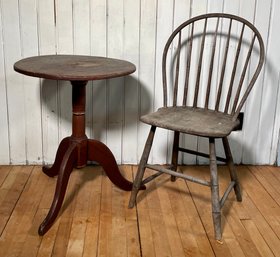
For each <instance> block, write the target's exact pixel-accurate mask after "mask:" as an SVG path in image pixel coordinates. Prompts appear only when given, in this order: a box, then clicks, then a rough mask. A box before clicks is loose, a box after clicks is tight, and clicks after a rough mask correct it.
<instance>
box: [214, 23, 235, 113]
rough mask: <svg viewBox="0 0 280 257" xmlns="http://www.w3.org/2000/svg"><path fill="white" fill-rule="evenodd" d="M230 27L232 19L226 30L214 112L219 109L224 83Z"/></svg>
mask: <svg viewBox="0 0 280 257" xmlns="http://www.w3.org/2000/svg"><path fill="white" fill-rule="evenodd" d="M231 26H232V19H230V23H229V28H228V34H227V42H226V46H225V53H224V60H223V66H222V70H221V76H220V81H219V87H218V93H217V100H216V105H215V111H219V107H220V101H221V95H222V87H223V83H224V77H225V70H226V63H227V56H228V49H229V42H230V35H231Z"/></svg>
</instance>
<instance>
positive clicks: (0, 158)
mask: <svg viewBox="0 0 280 257" xmlns="http://www.w3.org/2000/svg"><path fill="white" fill-rule="evenodd" d="M0 21H1V22H0V113H1V115H0V142H1V148H0V163H1V164H9V163H10V154H9V153H10V146H9V125H8V116H7V114H8V110H7V108H8V105H7V101H6V100H7V99H6V97H7V91H6V73H5V57H4V40H3V34H2V33H3V22H2V3H1V2H0Z"/></svg>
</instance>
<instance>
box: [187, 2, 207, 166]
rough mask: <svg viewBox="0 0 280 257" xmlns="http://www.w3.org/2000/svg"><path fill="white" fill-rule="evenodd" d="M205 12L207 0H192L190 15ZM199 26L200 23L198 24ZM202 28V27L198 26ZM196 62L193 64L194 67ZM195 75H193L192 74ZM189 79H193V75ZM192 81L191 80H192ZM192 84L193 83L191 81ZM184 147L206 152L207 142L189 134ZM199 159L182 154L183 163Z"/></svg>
mask: <svg viewBox="0 0 280 257" xmlns="http://www.w3.org/2000/svg"><path fill="white" fill-rule="evenodd" d="M206 12H207V1H204V0H199V1H193V2H192V12H191V17H194V16H197V15H200V14H204V13H206ZM200 26H201V24H200ZM200 29H201V30H202V27H201V28H200ZM193 53H196V51H195V49H193ZM192 58H193V60H198V57H197V56H194V57H192ZM195 66H196V64H195V65H194V66H193V67H195ZM193 76H195V75H193ZM191 79H193V80H194V79H195V78H194V77H193V78H191ZM192 83H193V82H192ZM193 85H194V83H193ZM185 147H186V148H189V149H193V150H202V151H203V150H205V152H208V149H209V147H208V142H207V141H206V140H205V139H202V138H198V137H196V136H189V135H187V136H186V137H185ZM199 160H201V161H202V162H203V161H204V160H203V159H199V157H196V156H195V155H188V154H186V155H185V156H184V163H191V164H195V163H197V162H198V161H199Z"/></svg>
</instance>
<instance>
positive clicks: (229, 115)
mask: <svg viewBox="0 0 280 257" xmlns="http://www.w3.org/2000/svg"><path fill="white" fill-rule="evenodd" d="M263 62H264V45H263V41H262V38H261V35H260V33H259V32H258V30H257V29H256V28H255V27H254V25H252V24H251V23H250V22H248V21H247V20H245V19H243V18H241V17H238V16H235V15H231V14H223V13H211V14H205V15H200V16H197V17H194V18H191V19H190V20H188V21H186V22H184V23H183V24H181V25H180V26H179V27H178V28H177V29H176V30H175V31H174V32H173V33H172V34H171V36H170V37H169V39H168V40H167V43H166V45H165V48H164V51H163V58H162V79H163V107H162V108H159V109H158V110H157V111H156V112H153V113H150V114H147V115H144V116H142V117H141V118H140V120H141V121H142V122H144V123H147V124H149V125H151V128H150V132H149V135H148V138H147V141H146V144H145V147H144V151H143V154H142V157H141V160H140V164H139V167H138V171H137V174H136V178H135V180H134V184H133V189H132V192H131V197H130V201H129V208H133V206H134V205H135V203H136V196H137V193H138V191H139V189H140V187H141V186H143V185H144V184H146V183H148V182H150V181H151V180H153V179H154V178H156V177H158V176H159V175H161V174H164V173H167V174H169V175H171V180H172V181H174V180H175V178H176V177H179V178H183V179H185V180H189V181H192V182H195V183H199V184H201V185H205V186H208V187H210V188H211V200H212V201H211V202H212V217H213V223H214V231H215V238H216V240H221V238H222V228H221V208H222V207H223V205H224V203H225V200H226V199H227V197H228V195H229V193H230V192H231V191H232V189H234V191H235V195H236V199H237V201H242V196H241V191H240V185H239V182H238V178H237V174H236V171H235V169H234V163H233V158H232V154H231V150H230V146H229V142H228V139H227V136H228V135H229V134H230V133H231V132H232V131H233V130H236V129H237V128H238V127H239V126H240V119H239V117H240V116H239V114H240V112H241V110H242V107H243V106H244V103H245V100H246V99H247V97H248V95H249V93H250V91H251V89H252V87H253V85H254V84H255V81H256V79H257V77H258V75H259V73H260V71H261V68H262V65H263ZM168 98H171V99H168ZM157 127H160V128H164V129H168V130H172V131H174V141H173V151H172V160H171V165H170V167H169V168H163V167H160V166H155V165H149V164H147V161H148V157H149V154H150V150H151V147H152V144H153V138H154V134H155V132H156V128H157ZM180 133H184V134H190V135H194V136H199V137H206V138H208V140H209V154H206V153H202V152H197V151H193V150H189V149H186V148H183V147H180V146H179V137H180ZM217 139H222V142H223V147H224V151H225V158H222V157H217V156H216V150H215V142H216V140H217ZM179 151H180V152H183V153H189V154H195V155H197V156H203V157H208V158H209V160H210V164H209V165H210V181H206V180H202V179H199V178H195V177H192V176H189V175H187V174H182V173H180V172H177V171H176V170H177V165H178V152H179ZM217 160H218V161H222V162H225V163H226V164H227V166H228V168H229V174H230V178H231V181H230V182H229V185H228V187H227V189H226V190H225V192H224V194H223V196H222V197H221V198H220V195H219V181H218V172H217ZM146 168H149V169H152V170H154V171H157V173H155V174H153V175H151V176H149V177H148V178H145V179H143V177H144V172H145V169H146Z"/></svg>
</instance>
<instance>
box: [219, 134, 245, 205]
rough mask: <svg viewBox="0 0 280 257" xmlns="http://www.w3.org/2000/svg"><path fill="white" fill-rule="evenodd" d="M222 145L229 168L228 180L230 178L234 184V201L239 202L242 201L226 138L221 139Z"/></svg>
mask: <svg viewBox="0 0 280 257" xmlns="http://www.w3.org/2000/svg"><path fill="white" fill-rule="evenodd" d="M223 145H224V149H225V154H226V158H227V165H228V168H229V173H230V178H231V181H234V182H235V185H234V192H235V195H236V200H237V201H239V202H241V201H242V196H241V190H240V185H239V181H238V177H237V174H236V171H235V167H234V163H233V159H232V154H231V151H230V146H229V142H228V139H227V138H226V137H224V138H223Z"/></svg>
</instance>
